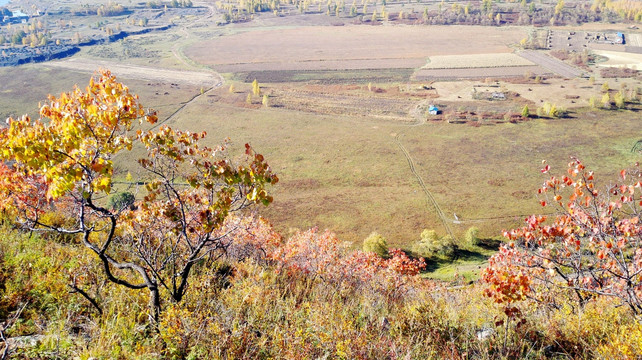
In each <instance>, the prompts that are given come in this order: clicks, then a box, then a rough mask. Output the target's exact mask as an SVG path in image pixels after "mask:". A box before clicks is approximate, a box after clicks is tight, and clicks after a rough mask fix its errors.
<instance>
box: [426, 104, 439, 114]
mask: <svg viewBox="0 0 642 360" xmlns="http://www.w3.org/2000/svg"><path fill="white" fill-rule="evenodd" d="M428 114H430V115H437V114H439V108H437V107H436V106H435V105H430V107H429V108H428Z"/></svg>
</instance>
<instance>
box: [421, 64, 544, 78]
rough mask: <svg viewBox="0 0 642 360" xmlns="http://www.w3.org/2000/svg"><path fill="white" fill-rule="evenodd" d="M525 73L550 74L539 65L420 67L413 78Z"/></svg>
mask: <svg viewBox="0 0 642 360" xmlns="http://www.w3.org/2000/svg"><path fill="white" fill-rule="evenodd" d="M527 73H532V74H533V75H544V74H550V71H548V70H545V69H543V68H542V67H540V66H536V65H533V66H513V67H483V68H467V69H421V70H419V71H417V72H415V73H414V75H413V77H412V78H413V79H414V80H419V81H421V80H454V79H481V78H486V77H491V78H499V77H517V76H523V75H525V74H527Z"/></svg>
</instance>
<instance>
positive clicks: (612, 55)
mask: <svg viewBox="0 0 642 360" xmlns="http://www.w3.org/2000/svg"><path fill="white" fill-rule="evenodd" d="M595 53H596V54H598V55H601V56H604V57H606V58H608V60H607V61H606V62H602V63H599V64H598V66H601V67H627V68H630V69H637V70H639V69H642V54H633V53H627V52H616V51H605V50H595Z"/></svg>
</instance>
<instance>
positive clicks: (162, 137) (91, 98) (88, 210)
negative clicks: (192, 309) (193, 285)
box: [0, 71, 278, 323]
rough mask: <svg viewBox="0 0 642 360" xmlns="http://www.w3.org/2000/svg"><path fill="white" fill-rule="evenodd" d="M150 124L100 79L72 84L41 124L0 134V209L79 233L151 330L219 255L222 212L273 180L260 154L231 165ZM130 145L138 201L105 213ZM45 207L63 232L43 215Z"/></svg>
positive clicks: (132, 102) (261, 194)
mask: <svg viewBox="0 0 642 360" xmlns="http://www.w3.org/2000/svg"><path fill="white" fill-rule="evenodd" d="M156 121H157V116H156V113H155V112H154V111H151V110H146V109H145V108H144V107H143V106H142V105H141V103H140V102H139V99H138V97H137V96H136V95H133V94H131V93H130V92H129V89H128V88H127V87H126V86H125V85H123V84H121V83H119V82H118V81H117V80H116V78H115V77H114V76H113V75H112V74H111V73H110V72H109V71H102V72H101V73H100V74H99V75H98V76H95V77H92V78H91V80H90V82H89V86H88V87H87V89H86V91H85V92H83V91H82V90H80V89H79V88H76V89H74V90H73V91H72V92H69V93H63V94H62V95H61V96H60V97H54V96H50V97H49V101H48V103H47V104H46V105H44V106H42V107H41V109H40V118H39V119H38V120H32V119H30V118H29V117H27V116H23V117H22V118H20V119H9V121H8V123H9V126H8V127H7V128H3V129H1V130H0V149H2V152H1V153H0V159H1V160H2V161H3V164H2V166H1V168H0V172H1V173H2V175H3V176H2V181H0V207H1V208H2V210H3V211H4V212H5V214H9V215H10V216H11V217H12V219H13V220H14V221H15V222H16V223H18V224H20V225H21V226H22V228H23V229H25V230H28V231H52V232H58V233H63V234H69V235H75V236H78V237H80V238H81V239H82V240H81V242H82V244H83V245H84V246H85V247H86V248H88V249H89V250H90V251H91V252H93V254H94V255H95V258H96V261H98V262H99V263H100V264H101V268H102V269H103V273H104V276H105V277H106V278H107V279H108V280H109V281H111V282H113V283H115V284H118V285H122V286H124V287H127V288H129V289H132V290H143V291H145V290H146V291H147V292H148V294H149V299H150V300H149V306H150V313H149V315H150V320H151V322H152V323H155V322H156V321H157V320H158V317H159V314H160V312H161V309H162V305H163V303H164V302H167V301H170V302H173V303H178V302H180V301H181V300H182V299H183V298H184V296H185V294H186V292H187V291H188V290H189V287H190V286H189V285H190V283H189V279H190V275H191V274H192V272H193V271H194V269H195V268H196V267H198V266H202V265H200V264H202V263H203V261H202V260H204V259H206V258H211V257H217V256H221V253H222V252H223V251H224V250H225V247H226V246H228V245H229V241H226V239H228V238H229V237H228V235H230V232H229V231H227V232H221V231H220V229H221V226H222V224H223V222H224V221H225V220H226V218H228V216H229V215H230V214H232V213H235V212H239V211H241V210H242V209H244V208H247V207H249V206H251V205H254V204H265V205H267V204H269V203H270V202H271V201H272V198H271V197H270V196H269V195H268V193H267V191H266V190H267V186H268V185H269V184H274V183H276V182H277V181H278V178H277V177H276V175H275V174H274V173H273V172H272V171H271V169H270V167H269V166H268V164H267V163H266V162H265V160H264V158H263V156H262V155H260V154H257V153H255V152H254V150H253V149H252V148H251V147H250V146H249V145H247V144H246V145H245V158H244V159H243V160H242V161H240V162H239V163H238V164H236V163H235V162H234V161H232V160H231V159H230V158H229V157H228V155H227V152H226V149H225V148H226V145H225V144H224V145H222V146H219V147H217V148H209V147H205V146H202V145H201V144H200V141H201V139H203V138H204V137H205V135H206V134H205V133H190V132H182V131H177V130H173V129H171V128H170V127H168V126H161V127H160V128H159V129H158V131H142V130H136V131H135V130H134V128H135V125H136V122H139V123H140V124H144V123H147V124H154V123H155V122H156ZM134 146H137V147H142V148H144V149H145V150H146V153H145V156H144V157H143V158H141V159H140V160H138V164H139V165H140V167H141V168H142V171H143V173H144V174H145V175H144V178H143V179H141V180H142V181H144V183H145V188H146V192H145V193H146V195H145V196H144V198H142V199H138V200H137V201H136V202H135V204H134V206H131V207H130V206H128V207H123V208H118V207H115V208H114V207H109V206H107V202H106V201H105V200H106V198H107V195H108V194H110V192H112V186H113V182H114V163H113V159H114V157H115V156H116V155H118V154H120V153H123V152H127V151H130V150H131V149H132V148H133V147H134ZM52 210H55V211H56V212H57V213H60V214H64V216H66V217H67V218H69V219H70V220H69V221H67V222H65V224H67V225H64V226H61V225H59V224H54V223H50V222H48V221H47V220H46V217H43V216H42V215H43V214H44V213H45V212H47V211H52Z"/></svg>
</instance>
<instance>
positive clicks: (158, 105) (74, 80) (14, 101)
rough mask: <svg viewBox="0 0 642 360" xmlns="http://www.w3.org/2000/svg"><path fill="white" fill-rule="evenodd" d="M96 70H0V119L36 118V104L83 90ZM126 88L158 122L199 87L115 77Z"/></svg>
mask: <svg viewBox="0 0 642 360" xmlns="http://www.w3.org/2000/svg"><path fill="white" fill-rule="evenodd" d="M97 69H98V67H96V68H95V69H93V70H92V69H86V70H78V71H76V70H72V69H66V68H58V67H49V66H47V65H45V64H35V65H23V66H20V67H19V68H18V69H16V68H1V69H0V83H2V84H3V88H2V89H1V90H0V117H1V119H2V120H4V119H5V118H7V117H9V116H14V117H15V116H20V115H22V114H29V115H31V116H36V117H37V115H38V103H40V102H43V101H45V100H46V99H47V95H48V94H53V95H56V96H58V95H60V93H61V92H63V91H65V92H66V91H71V90H72V89H73V87H74V85H78V86H79V87H80V88H81V89H84V88H85V87H86V86H87V84H88V82H89V77H90V76H91V75H92V74H93V73H94V72H95V71H96V70H97ZM118 79H119V80H120V81H122V82H124V83H125V84H126V85H127V86H129V88H130V91H132V92H133V93H135V94H138V95H139V96H140V97H141V99H143V104H144V105H145V106H148V107H151V108H154V109H156V110H158V112H159V117H160V119H161V120H162V119H164V118H165V117H167V116H169V115H171V114H172V113H173V112H174V111H176V110H177V109H178V108H179V107H180V106H181V105H182V103H184V102H187V101H189V100H190V99H191V98H193V97H194V96H195V95H197V94H199V93H200V88H201V87H200V86H195V85H191V84H183V83H181V84H178V83H173V81H172V80H171V79H167V80H157V81H149V80H140V79H136V78H128V77H127V76H125V75H124V74H123V76H122V77H121V76H118Z"/></svg>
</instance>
